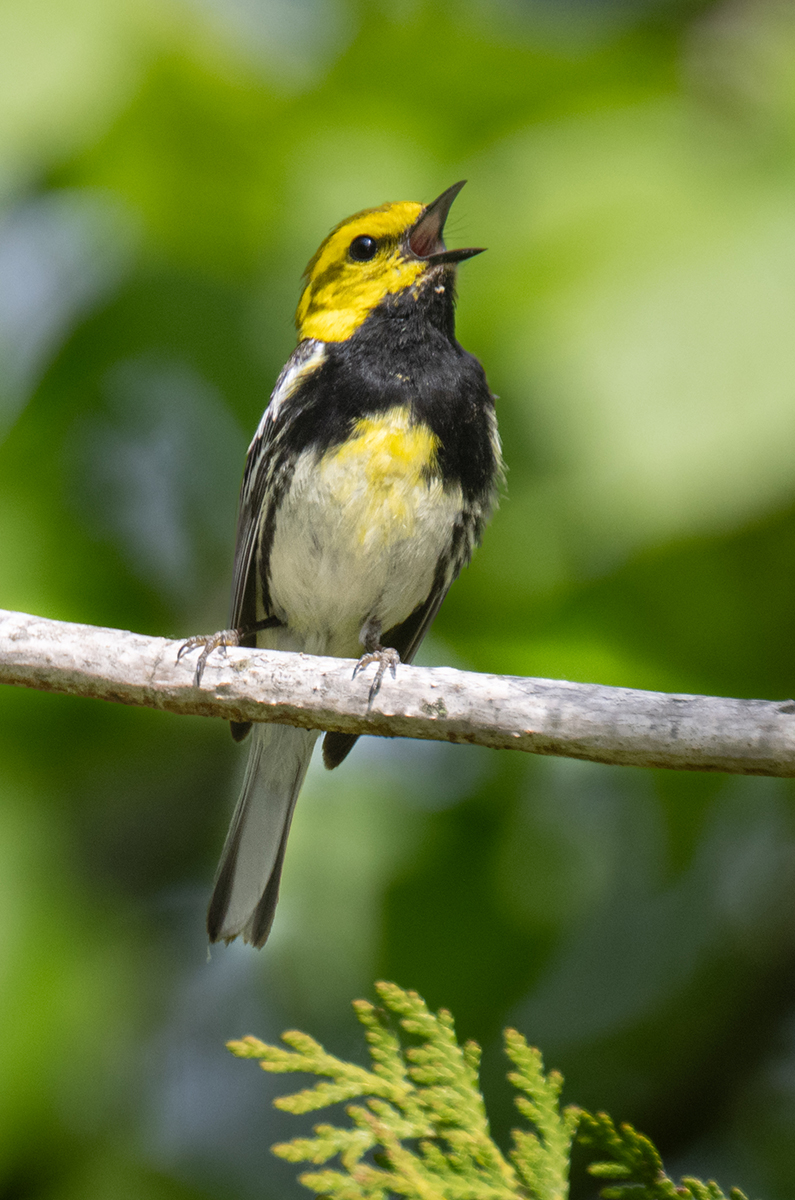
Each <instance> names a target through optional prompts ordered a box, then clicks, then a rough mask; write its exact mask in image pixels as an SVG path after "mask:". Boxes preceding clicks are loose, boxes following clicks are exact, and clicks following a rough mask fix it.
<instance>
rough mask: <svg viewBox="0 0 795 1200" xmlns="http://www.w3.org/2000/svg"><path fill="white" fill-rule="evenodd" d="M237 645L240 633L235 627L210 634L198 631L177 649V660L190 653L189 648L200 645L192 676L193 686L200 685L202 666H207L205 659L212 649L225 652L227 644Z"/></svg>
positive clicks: (195, 647) (194, 648) (193, 648)
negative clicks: (199, 652) (198, 632)
mask: <svg viewBox="0 0 795 1200" xmlns="http://www.w3.org/2000/svg"><path fill="white" fill-rule="evenodd" d="M239 645H240V635H239V633H238V631H237V630H236V629H221V630H219V631H218V633H211V634H204V633H200V634H198V635H197V636H196V637H191V638H188V640H187V641H186V642H183V643H182V645H181V646H180V648H179V650H178V651H177V662H179V660H180V659H181V658H182V656H183V654H190V652H191V650H196V649H197V648H198V647H199V646H201V647H202V652H201V654H200V655H199V658H198V661H197V663H196V671H195V673H194V676H193V686H194V687H201V681H202V675H203V674H204V668H205V667H206V666H207V659H208V658H209V657H210V655H211V654H212V652H213V650H220V651H221V653H222V654H226V648H227V646H239Z"/></svg>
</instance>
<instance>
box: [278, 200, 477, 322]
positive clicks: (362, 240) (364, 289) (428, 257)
mask: <svg viewBox="0 0 795 1200" xmlns="http://www.w3.org/2000/svg"><path fill="white" fill-rule="evenodd" d="M463 186H464V183H463V181H462V182H461V183H456V184H454V185H453V186H452V187H451V188H448V189H447V191H446V192H442V194H441V196H439V197H438V198H437V199H436V200H434V201H433V203H432V204H428V205H427V206H425V207H423V206H422V205H421V204H415V203H412V202H411V201H403V202H399V203H394V204H382V205H381V207H380V208H368V209H365V210H364V211H363V212H359V213H356V214H355V215H354V216H352V217H348V219H347V220H345V221H341V222H340V224H339V225H337V226H336V227H335V228H334V229H332V231H331V233H330V234H329V235H328V237H327V238H326V240H325V241H324V242H323V244H322V245H321V247H320V249H319V250H318V252H317V254H316V255H315V256H314V258H313V259H312V261H311V262H310V263H309V266H308V267H307V268H306V272H305V274H306V285H305V287H304V290H303V292H302V294H301V299H300V301H299V303H298V311H297V312H296V314H295V324H296V327H297V329H298V337H299V340H303V339H304V338H317V339H318V341H322V342H343V341H345V340H346V339H347V338H349V337H350V336H351V334H352V333H354V332H355V330H356V329H358V328H359V326H360V325H361V324H362V322H363V321H364V320H365V319H366V317H367V316H368V315H369V314H370V313H371V312H372V311H373V309H374V308H375V307H376V306H377V305H378V304H380V302H381V301H382V300H383V299H384V297H385V296H388V295H394V294H395V293H396V292H402V291H404V290H406V289H408V288H412V287H414V286H415V285H417V284H418V283H419V282H420V281H421V280H422V279H423V277H424V276H425V275H426V274H427V273H428V271H429V270H431V268H433V267H435V266H438V265H439V264H441V263H456V262H460V261H461V260H462V259H464V258H471V257H472V255H473V254H480V250H479V249H477V250H475V249H470V250H446V249H445V245H444V242H443V240H442V233H443V231H444V223H445V220H446V218H447V214H448V212H449V211H450V206H451V204H452V203H453V201H454V200H455V198H456V196H457V195H458V193H459V192H460V191H461V188H462V187H463Z"/></svg>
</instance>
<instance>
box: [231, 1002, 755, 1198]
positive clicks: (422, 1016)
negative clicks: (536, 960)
mask: <svg viewBox="0 0 795 1200" xmlns="http://www.w3.org/2000/svg"><path fill="white" fill-rule="evenodd" d="M376 992H377V994H378V998H379V1001H380V1006H379V1007H376V1006H375V1005H373V1004H370V1003H369V1002H368V1001H366V1000H357V1001H355V1002H354V1006H353V1007H354V1010H355V1012H356V1016H357V1017H358V1019H359V1021H360V1022H361V1024H362V1025H363V1026H364V1030H365V1038H366V1040H367V1045H368V1049H369V1054H370V1059H371V1065H372V1070H368V1069H366V1068H365V1067H359V1066H356V1065H355V1064H354V1063H348V1062H344V1061H343V1060H342V1059H339V1058H336V1057H335V1056H334V1055H333V1054H327V1053H326V1051H325V1050H324V1049H323V1047H322V1046H321V1045H320V1044H319V1043H318V1042H316V1041H315V1040H314V1038H311V1037H309V1036H308V1034H305V1033H298V1032H296V1031H295V1030H293V1031H290V1032H288V1033H285V1034H282V1041H283V1042H284V1043H285V1045H286V1046H287V1047H289V1048H288V1049H285V1048H284V1047H282V1046H269V1045H267V1044H266V1043H265V1042H261V1041H259V1040H258V1039H257V1038H253V1037H246V1038H243V1039H241V1040H240V1041H236V1042H229V1049H230V1050H231V1051H232V1052H233V1053H234V1054H236V1055H238V1056H239V1057H241V1058H255V1059H257V1060H258V1061H259V1063H260V1066H261V1067H262V1068H263V1070H265V1071H270V1072H273V1073H274V1074H283V1073H287V1072H304V1073H306V1074H309V1075H315V1076H318V1077H319V1079H318V1082H317V1083H315V1084H314V1085H313V1086H312V1087H308V1088H304V1089H302V1090H301V1091H298V1092H295V1093H293V1094H292V1095H290V1096H282V1097H280V1098H279V1099H277V1100H275V1101H274V1103H275V1105H276V1107H277V1108H281V1109H283V1110H285V1111H286V1112H293V1113H306V1112H314V1111H316V1110H317V1109H321V1108H327V1107H328V1106H329V1105H332V1104H338V1103H340V1102H345V1101H352V1100H358V1101H360V1103H357V1104H348V1107H347V1109H346V1111H347V1114H348V1116H349V1117H350V1119H351V1124H350V1125H348V1126H345V1127H339V1126H335V1125H326V1124H324V1125H316V1126H315V1127H314V1130H313V1134H314V1136H313V1137H304V1138H293V1140H292V1141H290V1142H283V1143H280V1144H279V1145H276V1146H274V1147H273V1152H274V1154H277V1155H278V1156H279V1157H280V1158H284V1159H286V1160H287V1161H288V1162H295V1163H311V1164H312V1165H313V1166H316V1167H322V1168H324V1169H323V1170H317V1171H307V1172H305V1173H304V1174H302V1175H300V1176H299V1179H300V1182H301V1183H303V1184H304V1185H305V1186H306V1187H307V1188H309V1189H310V1191H313V1192H315V1193H317V1194H319V1195H323V1196H324V1197H329V1200H391V1198H392V1197H395V1196H404V1197H406V1198H407V1200H566V1198H567V1197H568V1192H569V1184H568V1177H569V1165H570V1152H571V1143H572V1139H573V1137H574V1135H575V1133H577V1136H578V1140H579V1141H580V1142H581V1143H582V1144H583V1145H584V1146H586V1147H587V1148H588V1149H589V1150H592V1151H594V1152H595V1155H597V1156H600V1158H599V1161H597V1162H592V1163H591V1165H590V1166H589V1168H588V1170H589V1171H590V1173H591V1174H592V1175H593V1176H595V1177H596V1178H598V1179H601V1180H605V1181H607V1186H605V1187H603V1188H602V1189H601V1196H602V1197H603V1198H604V1200H746V1198H745V1196H744V1195H743V1193H742V1192H740V1191H739V1190H738V1189H736V1188H732V1190H731V1191H730V1192H729V1194H728V1197H727V1196H726V1195H724V1193H723V1192H722V1191H721V1189H720V1188H719V1187H718V1185H717V1184H716V1183H713V1182H712V1181H710V1182H708V1183H702V1182H701V1181H700V1180H698V1179H693V1178H690V1177H685V1178H683V1179H682V1180H681V1182H680V1183H679V1184H675V1183H674V1182H673V1180H672V1179H670V1178H669V1176H668V1175H666V1174H665V1171H664V1169H663V1165H662V1162H661V1160H660V1156H659V1154H658V1153H657V1150H656V1149H655V1147H654V1145H653V1144H652V1143H651V1141H649V1139H648V1138H647V1137H644V1135H643V1134H641V1133H638V1132H637V1131H636V1130H635V1129H633V1128H632V1126H631V1125H621V1126H620V1127H619V1128H618V1129H617V1128H616V1126H615V1125H614V1124H613V1121H612V1120H611V1118H610V1117H609V1116H607V1114H606V1113H598V1114H597V1115H596V1116H593V1115H592V1114H590V1113H587V1112H585V1111H583V1110H582V1109H579V1108H574V1107H571V1106H570V1107H567V1108H561V1106H560V1092H561V1088H562V1087H563V1077H562V1076H561V1075H560V1074H559V1073H558V1072H557V1071H550V1072H549V1073H548V1074H545V1073H544V1063H543V1060H542V1058H541V1054H540V1053H539V1051H538V1050H536V1049H534V1048H533V1047H532V1046H528V1044H527V1042H526V1041H525V1039H524V1037H523V1036H522V1035H521V1034H520V1033H517V1031H516V1030H515V1029H506V1031H505V1051H506V1054H507V1055H508V1058H509V1059H510V1061H511V1063H512V1064H513V1068H514V1069H513V1070H512V1071H511V1072H510V1074H509V1075H508V1079H509V1080H510V1082H511V1083H512V1084H513V1086H514V1087H515V1088H516V1090H517V1092H518V1095H517V1096H516V1106H517V1108H518V1109H519V1112H520V1113H521V1114H522V1116H523V1117H525V1118H526V1120H527V1121H528V1123H529V1128H524V1129H515V1130H514V1131H513V1147H512V1149H511V1150H510V1152H509V1154H508V1155H507V1157H506V1156H505V1155H504V1154H503V1153H502V1151H501V1150H500V1148H499V1147H498V1146H497V1144H496V1142H494V1141H493V1140H492V1138H491V1136H490V1134H489V1124H488V1118H487V1116H486V1109H485V1105H484V1103H483V1097H482V1095H481V1093H480V1088H479V1084H478V1068H479V1066H480V1047H479V1046H478V1045H477V1044H476V1043H475V1042H466V1043H465V1044H464V1045H463V1046H461V1045H459V1043H458V1040H457V1038H456V1035H455V1027H454V1024H453V1018H452V1017H451V1015H450V1013H449V1012H447V1011H446V1010H445V1009H441V1010H440V1011H439V1012H438V1013H432V1012H430V1011H429V1009H428V1007H427V1005H426V1004H425V1001H424V1000H423V999H422V998H421V997H420V996H418V995H417V993H416V992H406V991H403V990H402V989H401V988H399V987H397V986H396V985H395V984H393V983H377V984H376ZM335 1158H337V1159H338V1167H337V1166H327V1165H326V1164H328V1163H330V1162H331V1160H332V1159H335ZM338 1168H339V1169H338Z"/></svg>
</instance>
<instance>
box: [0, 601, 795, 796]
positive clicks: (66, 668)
mask: <svg viewBox="0 0 795 1200" xmlns="http://www.w3.org/2000/svg"><path fill="white" fill-rule="evenodd" d="M180 645H181V643H180V642H175V641H168V640H167V639H166V638H155V637H145V636H143V635H142V634H138V633H126V632H124V631H122V630H119V629H102V628H99V627H97V626H94V625H72V624H68V623H66V622H63V621H48V620H45V619H44V618H42V617H32V616H28V615H27V614H25V613H15V612H6V611H4V610H1V609H0V683H6V684H13V685H15V686H17V687H30V688H40V689H42V690H44V691H48V692H63V693H66V694H68V695H73V696H89V697H93V698H95V699H98V700H114V701H116V702H117V703H120V704H142V705H145V706H146V707H148V708H160V709H164V710H165V711H167V712H173V713H185V714H194V715H198V716H204V717H223V718H224V719H226V720H230V719H231V720H234V721H282V722H285V723H287V724H290V725H302V726H305V727H306V728H308V729H335V730H339V731H340V732H343V733H371V734H378V735H380V736H382V737H414V738H431V739H437V740H440V741H448V742H468V743H470V744H473V745H478V746H491V747H494V748H497V749H503V750H527V751H530V752H531V753H533V754H558V755H564V756H566V757H568V758H584V759H590V760H591V761H593V762H602V763H615V764H619V765H623V766H635V767H669V768H674V769H677V770H689V771H729V772H733V773H735V774H740V775H780V776H793V775H795V703H793V702H792V701H791V700H786V701H770V700H731V699H724V698H722V697H719V696H687V695H682V696H680V695H669V694H667V693H664V692H640V691H635V690H634V689H632V688H617V687H600V686H598V685H596V684H587V683H568V682H566V681H565V680H549V679H526V678H522V677H518V676H511V675H479V674H474V673H473V672H471V671H455V670H452V669H451V668H450V667H434V668H433V669H429V668H427V667H413V666H399V667H398V668H397V672H396V677H395V678H392V676H391V675H389V674H388V675H387V676H386V678H385V679H384V682H383V685H382V687H381V690H380V692H379V694H378V695H377V696H376V698H375V700H374V702H373V704H372V707H369V708H368V693H369V687H370V677H369V675H370V673H371V672H372V671H373V670H374V668H372V667H369V668H367V670H366V671H365V672H363V673H362V674H361V675H359V676H357V678H356V679H353V678H352V669H353V666H354V662H353V660H352V659H351V660H348V659H339V658H313V657H310V656H308V655H303V654H283V653H279V652H277V651H269V650H246V649H230V650H229V651H228V653H227V654H226V655H224V654H223V653H222V652H220V651H215V652H214V653H213V654H212V655H211V656H210V659H209V662H208V665H207V670H206V672H205V675H204V678H203V680H202V686H201V687H200V688H197V687H196V686H195V685H194V681H193V670H194V667H193V660H192V658H191V656H188V657H186V658H183V659H182V661H181V662H179V663H178V662H177V661H176V659H177V650H178V649H179V646H180Z"/></svg>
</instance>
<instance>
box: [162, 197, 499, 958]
mask: <svg viewBox="0 0 795 1200" xmlns="http://www.w3.org/2000/svg"><path fill="white" fill-rule="evenodd" d="M465 182H466V181H465V180H462V181H460V182H458V183H456V184H454V185H453V186H452V187H450V188H448V189H447V190H446V191H444V192H442V194H441V195H440V196H438V197H437V199H435V200H434V201H433V202H432V203H430V204H426V205H423V204H420V203H416V202H411V201H405V202H403V201H401V202H389V203H385V204H382V205H380V206H379V207H375V208H369V209H364V210H362V211H361V212H357V213H355V214H354V215H353V216H351V217H348V218H347V219H346V220H344V221H341V222H340V223H339V224H338V225H336V226H335V227H334V228H333V229H332V231H331V232H330V233H329V235H328V236H327V237H326V239H325V240H324V241H323V242H322V244H321V246H320V248H319V249H318V251H317V253H316V254H315V255H314V257H313V258H312V259H311V261H310V262H309V265H308V266H307V268H306V271H305V273H304V286H303V290H302V292H301V296H300V300H299V303H298V309H297V312H296V329H297V334H298V344H297V347H296V349H295V351H294V353H293V354H292V356H291V357H290V359H289V360H288V362H287V363H286V365H285V367H284V369H283V370H282V372H281V374H280V376H279V378H278V380H277V382H276V386H275V388H274V391H273V394H272V395H271V397H270V402H269V404H268V406H267V408H266V409H265V412H264V414H263V416H262V419H261V421H260V423H259V427H258V428H257V431H256V433H255V434H254V438H253V440H252V442H251V445H250V446H249V449H248V454H247V457H246V462H245V468H244V474H243V481H242V485H241V490H240V499H239V505H238V520H237V535H236V546H235V555H234V566H233V584H232V605H231V620H230V628H229V629H226V630H222V631H220V632H218V633H216V634H213V635H211V636H205V635H201V636H197V637H193V638H189V639H188V640H187V641H186V642H184V643H183V645H182V646H181V648H180V651H179V656H180V657H181V656H182V654H183V653H188V652H191V651H193V650H196V649H200V654H199V657H198V660H197V665H196V673H195V683H196V686H200V684H201V677H202V673H203V671H204V668H205V665H206V663H207V659H208V656H209V655H210V654H211V653H212V652H213V651H215V650H217V649H219V648H220V649H221V650H222V651H225V648H226V647H227V646H230V645H243V646H256V647H261V648H268V649H275V650H288V651H301V652H303V653H306V654H318V655H331V656H337V657H341V658H358V660H359V661H358V662H357V665H356V668H355V672H354V674H358V673H359V672H360V671H363V670H366V668H367V667H369V666H371V665H374V666H375V673H374V678H373V681H372V685H371V688H370V695H369V700H370V702H372V700H373V697H374V695H375V693H376V692H377V691H378V689H379V688H380V687H381V684H382V681H383V678H384V675H385V674H386V672H387V671H391V673H392V674H394V672H395V668H396V665H397V664H398V663H399V662H403V663H410V662H411V661H412V659H413V658H414V655H415V654H416V652H417V648H418V647H419V645H420V643H421V641H422V639H423V638H424V636H425V634H426V633H427V631H428V629H429V627H430V625H431V622H432V621H433V619H434V617H435V616H436V613H437V612H438V609H439V606H440V604H441V603H442V600H443V599H444V596H445V594H446V593H447V590H448V588H449V587H450V585H451V583H452V582H453V580H454V579H455V578H456V576H457V575H458V573H459V571H460V570H461V569H462V567H463V566H465V565H466V564H467V563H468V562H469V560H470V558H471V555H472V553H473V550H474V548H475V546H476V545H477V544H478V542H479V541H480V539H481V536H482V533H483V529H484V526H485V524H486V522H487V520H488V518H489V516H490V514H491V512H492V510H493V509H494V507H495V504H496V501H497V496H498V493H499V490H500V485H501V480H502V477H503V466H502V453H501V446H500V439H499V434H498V429H497V421H496V409H495V397H494V396H493V395H492V393H491V391H490V389H489V385H488V383H487V380H486V375H485V373H484V370H483V367H482V366H481V364H480V362H479V361H478V360H477V359H476V358H475V357H474V356H473V355H471V354H469V353H468V352H467V351H466V350H464V349H463V348H462V347H461V345H460V344H459V343H458V341H457V340H456V336H455V300H456V294H455V284H456V271H457V266H458V264H459V263H461V262H463V261H464V260H465V259H468V258H472V257H474V256H475V255H476V254H480V253H481V252H482V248H469V249H457V250H456V249H452V250H449V249H447V247H446V245H445V242H444V239H443V233H444V226H445V221H446V219H447V215H448V213H449V211H450V207H451V205H452V203H453V201H454V200H455V198H456V196H457V195H458V193H459V192H460V190H461V188H462V187H463V186H464V183H465ZM362 651H363V653H362ZM231 729H232V736H233V737H234V738H235V740H236V741H242V740H243V739H244V738H246V737H249V738H250V741H251V748H250V751H249V757H248V763H247V767H246V772H245V777H244V781H243V787H242V791H241V794H240V798H239V800H238V802H237V807H236V808H235V811H234V815H233V818H232V822H231V825H230V828H229V833H228V835H227V838H226V842H225V845H224V848H223V853H222V855H221V861H220V864H219V867H218V871H217V874H216V878H215V884H214V889H213V893H212V898H211V901H210V905H209V909H208V914H207V932H208V936H209V939H210V942H211V943H212V942H217V941H224V942H227V943H228V942H231V941H232V940H233V939H234V938H236V937H238V936H242V938H243V940H244V941H245V942H249V943H251V944H252V945H254V946H256V947H261V946H263V945H264V944H265V941H266V940H267V937H268V934H269V933H270V930H271V926H272V924H273V918H274V913H275V910H276V902H277V899H278V893H279V884H280V878H281V873H282V866H283V863H284V855H285V848H286V845H287V835H288V833H289V829H290V823H291V821H292V815H293V810H294V807H295V802H296V799H297V797H298V793H299V791H300V789H301V785H302V784H303V781H304V777H305V775H306V771H307V767H308V765H309V760H310V758H311V755H312V750H313V747H314V744H315V741H316V739H317V738H318V737H319V736H320V734H319V732H318V731H317V730H310V729H299V728H295V727H293V726H289V725H281V724H273V723H271V724H268V723H259V722H256V723H254V725H253V728H252V725H251V724H250V723H242V722H231ZM356 740H357V739H356V736H355V735H353V734H347V733H338V732H333V731H332V732H326V733H325V736H324V742H323V761H324V763H325V766H326V767H328V768H329V769H331V768H334V767H337V766H339V764H340V763H341V762H342V761H343V759H344V758H346V756H347V755H348V753H349V752H350V750H351V749H352V747H353V745H354V743H355V742H356Z"/></svg>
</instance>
